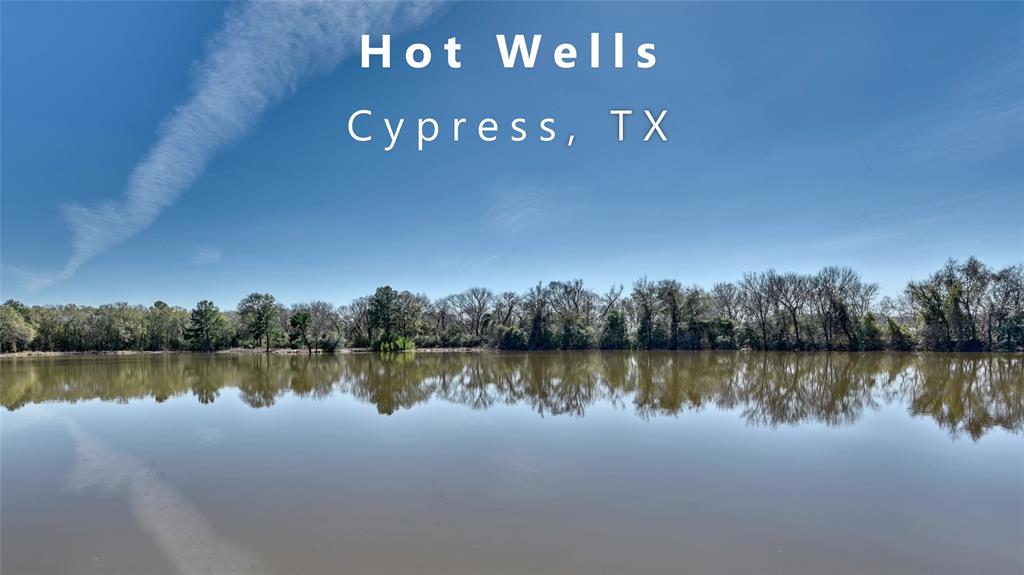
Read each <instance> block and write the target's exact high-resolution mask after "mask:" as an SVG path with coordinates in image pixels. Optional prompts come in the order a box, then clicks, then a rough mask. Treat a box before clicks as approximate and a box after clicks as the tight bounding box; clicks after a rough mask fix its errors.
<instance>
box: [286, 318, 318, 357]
mask: <svg viewBox="0 0 1024 575" xmlns="http://www.w3.org/2000/svg"><path fill="white" fill-rule="evenodd" d="M288 325H289V326H290V327H291V332H290V333H289V339H291V341H292V343H293V344H298V343H301V344H302V345H304V346H306V351H307V352H308V353H309V354H310V355H312V354H313V343H312V342H311V341H310V331H311V329H312V325H313V316H312V315H310V313H309V312H308V311H306V310H304V309H300V310H299V311H297V312H295V313H293V314H292V317H291V318H289V319H288Z"/></svg>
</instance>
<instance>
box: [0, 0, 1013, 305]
mask: <svg viewBox="0 0 1024 575" xmlns="http://www.w3.org/2000/svg"><path fill="white" fill-rule="evenodd" d="M225 8H226V6H225V5H223V4H217V3H207V2H175V3H143V2H118V3H10V2H4V3H3V4H2V89H3V92H2V142H0V145H2V150H0V152H2V242H3V243H2V259H3V262H2V264H3V275H2V285H0V288H2V291H3V297H4V298H8V297H14V298H18V299H21V300H23V301H25V302H26V303H33V304H35V303H63V302H78V303H87V304H97V303H103V302H110V301H129V302H132V303H149V302H152V301H153V300H157V299H162V300H165V301H168V302H171V303H174V304H179V305H186V306H191V305H192V304H194V303H195V302H196V301H197V300H199V299H205V298H210V299H214V300H215V301H216V302H217V303H218V304H220V305H221V306H223V307H231V306H234V304H235V303H236V302H237V301H238V300H239V299H240V298H241V297H242V296H244V295H245V294H246V293H248V292H251V291H267V292H271V293H273V294H274V295H275V296H277V297H278V299H280V300H282V301H284V302H286V303H294V302H298V301H304V300H309V299H314V298H315V299H327V300H329V301H334V302H335V303H339V304H341V303H348V301H349V300H350V299H352V298H354V297H357V296H360V295H363V294H366V293H369V292H371V291H372V290H373V289H374V288H375V287H376V286H378V285H382V284H391V285H392V286H394V287H396V288H399V289H409V290H412V291H417V292H423V293H426V294H427V295H430V296H434V297H436V296H442V295H445V294H447V293H450V292H455V291H461V290H462V289H465V288H468V287H471V286H474V285H483V286H487V287H490V288H492V289H495V290H505V289H514V290H525V289H526V288H528V287H529V286H531V285H534V284H536V283H537V282H538V281H541V280H543V281H549V280H555V279H569V278H576V277H579V278H583V279H584V280H586V282H587V283H588V284H589V285H590V286H591V287H592V288H594V289H597V290H599V291H603V290H604V289H607V287H608V286H610V285H611V284H613V283H624V284H626V285H627V286H628V285H629V284H630V283H631V282H632V281H633V280H634V279H636V278H638V277H639V276H642V275H646V276H648V277H650V278H663V277H671V278H676V279H679V280H680V281H682V282H683V283H685V284H692V283H699V284H703V285H706V286H710V284H711V283H713V282H715V281H719V280H730V279H737V278H738V277H739V276H740V274H741V273H742V272H743V271H745V270H760V269H766V268H768V267H774V268H776V269H783V270H794V271H802V272H811V271H814V270H817V269H818V268H820V267H822V266H824V265H828V264H839V265H848V266H851V267H853V268H855V269H857V270H858V271H860V272H861V273H862V274H863V275H864V276H865V277H866V278H867V279H868V280H871V281H876V282H878V283H879V284H880V285H881V287H882V291H883V293H885V294H892V295H894V294H896V293H898V292H899V291H900V290H901V288H902V286H903V284H904V283H905V281H906V280H907V279H909V278H922V277H924V276H926V275H927V274H928V273H930V272H931V271H933V270H934V269H936V268H937V267H939V266H940V265H941V264H942V263H943V261H944V260H945V259H946V258H947V257H956V258H960V259H962V258H966V257H967V256H970V255H977V256H978V257H980V258H981V259H982V260H983V261H985V262H987V263H989V264H991V265H994V266H1003V265H1007V264H1011V263H1016V262H1020V261H1021V260H1022V259H1024V232H1022V227H1024V4H1021V3H1001V4H917V3H911V4H888V3H886V4H881V3H879V4H832V3H827V4H826V3H814V4H801V3H796V4H768V3H766V4H718V5H704V4H669V3H658V4H644V5H638V4H634V3H624V2H623V3H600V4H592V5H582V4H559V5H553V4H542V3H515V4H457V5H450V6H446V7H444V8H443V9H442V10H440V11H438V12H437V13H435V14H433V15H431V16H429V17H427V18H426V19H425V20H424V21H422V22H419V23H414V24H412V25H410V26H408V27H405V28H404V29H403V31H402V32H401V33H396V35H395V37H394V38H393V41H394V42H395V48H396V54H395V56H394V58H395V64H396V65H395V67H393V68H392V69H390V70H379V69H375V70H363V69H361V68H360V67H359V55H358V53H357V52H351V53H350V55H349V56H348V57H347V58H345V59H343V60H341V61H340V63H339V64H338V65H337V66H336V67H333V68H330V66H329V65H327V66H326V69H321V68H324V67H323V66H321V68H318V69H317V70H316V71H315V72H314V73H312V74H310V75H309V77H308V79H306V80H304V81H299V82H295V89H294V90H293V91H292V90H288V91H287V94H286V95H285V97H283V98H280V99H279V101H275V102H274V103H273V105H271V106H269V107H268V108H267V110H266V112H265V113H262V114H258V115H257V117H255V118H254V119H253V120H252V121H251V122H250V124H251V125H249V126H248V129H246V130H244V133H243V134H241V135H240V136H239V137H238V138H236V139H235V140H232V141H230V142H228V143H225V144H223V145H220V144H218V145H214V144H209V145H210V146H211V147H213V148H216V150H215V152H211V153H210V154H209V156H210V157H209V161H208V162H206V163H205V165H204V168H205V169H202V170H199V172H198V174H197V176H196V178H195V179H194V182H192V183H191V184H190V185H188V186H185V189H184V190H183V191H182V193H181V194H180V195H179V196H176V197H175V198H174V201H169V202H167V205H166V206H162V208H163V209H160V210H158V213H156V215H155V217H154V218H152V221H151V222H146V223H144V225H142V224H140V225H138V226H135V227H138V228H139V230H138V231H137V232H131V233H127V234H123V235H127V237H121V236H118V235H117V234H114V235H110V234H111V233H112V232H109V230H105V229H103V228H106V227H110V226H109V223H110V221H112V220H109V219H106V220H100V224H99V225H97V226H94V227H96V228H100V229H98V230H95V229H94V230H92V232H90V233H93V234H94V236H95V237H101V238H107V239H109V238H110V237H114V238H115V239H114V240H111V241H109V242H108V243H109V244H110V245H107V244H103V241H105V240H102V241H101V240H96V239H95V237H93V240H94V243H93V244H89V245H91V246H93V247H95V246H96V245H99V244H103V245H101V246H100V247H98V248H95V249H93V251H92V252H89V254H88V257H87V258H83V261H81V262H80V265H75V266H74V269H73V270H72V272H71V273H64V274H62V270H67V269H68V262H69V258H72V257H73V251H72V250H73V247H72V246H73V238H72V235H71V232H70V231H69V219H68V217H67V215H66V213H65V208H64V206H67V205H76V204H77V205H81V206H86V207H95V206H98V205H102V203H103V202H115V203H114V204H112V206H113V207H112V209H113V210H114V211H117V210H119V209H121V208H119V207H118V204H117V202H122V206H121V207H123V198H124V194H125V191H126V189H128V187H129V177H130V176H131V174H132V171H133V169H135V167H136V165H137V164H139V162H140V161H141V160H143V159H144V158H145V157H146V155H147V153H149V152H150V150H151V149H153V147H154V146H155V145H156V144H157V143H158V141H159V140H158V139H159V138H160V135H159V133H158V129H159V128H160V126H161V122H162V121H164V120H166V119H167V118H169V117H171V116H172V115H173V114H175V109H176V107H177V106H180V105H183V104H186V103H187V102H189V101H190V98H193V95H194V94H195V93H196V90H197V89H196V85H197V84H196V83H197V81H198V80H197V78H199V77H200V76H201V73H200V72H201V69H202V67H203V66H208V65H209V64H208V63H207V64H204V62H206V61H207V60H208V59H209V55H210V54H211V51H213V50H216V48H215V47H210V46H208V42H209V40H210V38H211V37H213V36H214V35H215V34H217V33H218V31H219V30H221V29H222V28H223V27H224V25H225ZM236 10H237V8H236ZM395 27H396V28H398V25H397V24H396V25H395ZM378 28H379V27H378ZM384 28H385V29H377V30H376V31H377V32H382V31H388V30H387V29H386V28H387V26H385V27H384ZM590 32H601V33H602V35H603V36H605V39H606V45H605V50H606V52H605V53H603V54H602V58H603V60H604V61H605V62H606V63H610V61H611V52H610V50H611V46H610V40H611V35H612V34H613V33H614V32H623V33H624V34H625V45H626V49H627V54H626V55H627V59H626V63H627V67H626V68H625V69H622V70H616V69H613V68H611V67H610V66H609V67H603V68H601V69H598V70H593V69H591V68H590V67H589V66H587V65H586V64H587V62H588V60H587V58H588V54H589V45H588V39H589V34H590ZM499 33H505V34H515V33H526V34H534V33H540V34H544V40H543V42H542V45H541V48H542V52H541V56H540V57H539V63H538V66H537V68H536V69H534V70H505V69H503V68H501V66H500V60H499V57H498V51H497V47H496V42H495V39H494V35H495V34H499ZM449 36H457V37H458V39H459V41H460V43H461V44H462V51H461V57H462V62H463V66H462V68H461V69H459V70H451V69H449V68H448V67H447V66H446V65H444V53H443V52H442V51H441V46H442V45H443V43H444V40H445V39H446V38H447V37H449ZM413 41H422V42H425V43H428V44H429V45H430V46H431V47H432V48H433V49H434V60H435V62H434V63H433V64H432V65H431V66H430V67H428V68H426V69H423V70H412V69H409V68H407V67H405V66H404V65H401V63H402V58H401V51H400V50H401V49H402V48H404V46H406V45H407V44H408V43H409V42H413ZM339 42H347V44H349V45H351V47H352V48H353V49H354V48H357V46H356V42H355V41H354V40H344V39H342V40H339ZM559 42H574V43H575V44H576V45H577V46H578V48H579V49H580V61H581V64H582V65H580V66H578V67H577V68H576V69H572V70H562V69H558V68H556V67H555V66H554V65H553V63H552V58H551V50H552V49H553V48H554V45H555V44H556V43H559ZM641 42H653V43H655V44H656V52H655V53H656V56H657V65H656V66H655V67H654V68H653V69H650V70H637V69H636V68H634V67H630V65H629V64H630V63H631V62H632V59H631V58H630V57H629V56H630V50H632V49H634V47H635V45H636V44H638V43H641ZM228 49H230V48H228ZM273 64H274V63H273V62H268V63H267V65H268V66H270V65H273ZM240 85H243V86H244V85H245V84H240ZM613 107H630V108H635V109H636V110H637V114H636V115H635V116H634V120H633V121H634V122H636V123H635V124H632V125H631V126H632V129H631V130H630V132H629V133H628V135H629V136H632V137H636V136H638V135H639V134H640V133H641V132H642V127H643V122H642V119H641V118H638V117H637V116H639V114H640V110H642V109H644V108H650V109H653V110H659V109H662V108H667V109H668V110H669V114H668V116H667V119H666V120H665V121H664V124H663V125H664V126H665V128H666V132H667V133H668V135H669V138H670V140H669V142H667V143H649V144H642V143H640V142H638V141H635V140H634V141H628V142H625V143H618V142H616V141H615V125H614V122H613V119H612V118H611V117H610V116H609V115H608V110H609V109H610V108H613ZM359 108H369V109H372V110H373V111H374V118H373V122H382V121H383V118H384V117H390V118H395V119H397V118H398V117H404V118H406V126H405V128H404V130H405V131H408V132H409V133H406V134H403V136H404V138H406V139H404V140H401V141H400V143H399V145H398V149H396V150H395V151H393V152H390V153H385V152H384V151H383V150H382V148H383V146H384V142H380V141H377V140H379V139H380V138H381V137H383V135H384V128H383V125H382V124H373V125H374V126H375V127H374V134H375V136H376V140H375V141H374V142H373V143H369V144H367V143H359V142H354V141H352V140H351V139H349V138H348V136H347V132H346V120H347V117H348V115H349V114H351V113H352V112H353V111H354V110H356V109H359ZM420 116H432V117H435V118H437V119H438V120H439V121H444V120H448V121H450V118H453V117H467V118H468V119H469V120H470V124H469V125H470V126H472V125H473V122H474V121H479V120H480V119H481V118H484V117H493V118H495V119H497V120H498V121H499V122H500V123H501V124H502V126H507V123H508V122H509V121H510V120H511V119H512V118H515V117H518V116H522V117H525V118H527V120H528V123H527V126H528V129H529V130H530V138H531V139H533V138H535V137H536V136H538V135H539V132H538V130H537V128H536V123H537V122H539V120H540V119H541V118H543V117H547V116H550V117H554V118H555V119H556V130H557V131H558V133H559V142H560V143H558V144H541V143H538V142H535V141H530V142H524V143H512V142H510V141H509V140H508V138H509V137H510V135H511V131H509V130H508V129H507V128H505V129H503V131H501V132H499V141H498V142H494V143H484V142H480V141H479V140H478V139H476V138H475V137H469V136H471V135H472V133H473V131H474V130H473V129H472V128H469V129H467V130H466V131H465V132H464V134H463V139H462V141H460V142H459V143H457V144H455V143H451V142H450V141H448V142H446V141H443V140H445V136H447V134H448V132H447V131H445V132H443V133H442V137H441V138H439V139H438V141H437V142H434V143H433V144H430V145H428V147H427V149H426V150H425V151H424V152H417V151H416V149H415V141H414V139H413V138H412V137H411V136H412V135H413V134H412V131H413V130H414V128H415V121H416V119H417V118H418V117H420ZM367 125H368V126H369V125H370V123H367ZM443 125H444V124H443ZM446 130H450V128H448V127H447V126H446ZM199 133H200V134H202V133H204V132H203V131H202V130H200V131H199ZM569 133H573V134H574V135H575V144H574V145H573V147H572V148H566V147H565V145H564V138H565V137H566V136H567V135H568V134H569ZM193 143H194V144H196V145H200V146H205V145H207V144H206V143H204V142H198V143H195V142H193ZM171 158H172V160H169V161H168V162H167V164H166V166H165V172H162V174H163V176H166V177H170V178H174V177H177V175H178V174H176V173H175V170H178V169H184V167H182V166H181V165H179V163H178V162H177V160H176V159H175V157H174V156H173V155H172V156H171ZM111 217H119V216H111ZM118 221H120V220H118ZM119 225H120V224H119ZM125 225H126V229H127V228H131V226H130V225H127V224H125ZM113 227H117V226H113ZM119 229H120V228H119ZM118 233H120V232H118ZM96 234H98V236H96ZM103 234H107V235H106V236H104V235H103ZM115 236H116V237H115ZM90 249H91V248H90ZM93 252H95V253H93ZM40 277H43V278H49V279H47V280H45V281H39V278H40ZM40 286H45V287H42V289H38V288H40Z"/></svg>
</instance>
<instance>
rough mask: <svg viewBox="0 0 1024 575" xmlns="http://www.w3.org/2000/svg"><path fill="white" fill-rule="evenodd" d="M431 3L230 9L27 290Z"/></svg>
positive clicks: (117, 234) (132, 221)
mask: <svg viewBox="0 0 1024 575" xmlns="http://www.w3.org/2000/svg"><path fill="white" fill-rule="evenodd" d="M436 7H437V4H435V3H415V4H408V3H402V4H396V3H385V2H247V3H245V4H236V5H232V6H230V7H229V8H228V9H227V11H226V13H225V21H224V28H223V29H222V30H221V31H220V32H218V33H217V34H216V35H215V36H214V37H213V38H212V39H211V40H210V43H209V47H208V49H207V54H206V57H205V59H204V60H203V61H202V62H201V63H200V64H199V66H198V68H197V73H196V81H195V86H194V90H193V94H192V97H191V98H190V99H189V100H188V101H186V102H185V103H183V104H181V105H180V106H178V107H177V108H175V109H174V111H173V112H171V114H170V115H169V116H168V117H167V118H166V119H165V120H164V122H163V124H162V126H161V127H160V130H159V134H158V136H157V140H156V142H155V143H154V144H153V147H152V148H150V150H149V151H148V153H147V154H146V155H145V156H144V157H143V158H142V160H141V161H140V162H139V163H138V164H136V166H135V168H134V169H133V170H132V173H131V175H130V176H129V178H128V184H127V187H126V189H125V191H124V193H123V194H122V196H121V197H120V198H118V199H116V200H110V201H106V202H102V203H100V204H96V205H92V206H82V205H69V206H65V208H64V213H65V216H66V217H67V220H68V224H69V226H70V229H71V241H72V245H71V257H70V258H69V259H68V261H67V264H66V265H65V266H64V269H63V270H61V271H60V272H58V273H56V274H53V275H50V276H41V275H38V274H35V275H33V278H34V280H35V281H33V282H32V283H33V284H34V286H33V287H35V288H36V289H40V288H42V287H45V286H46V285H50V284H52V283H54V282H57V281H61V280H64V279H67V278H69V277H71V276H72V275H73V274H74V273H75V272H76V271H77V270H78V269H79V268H80V267H81V266H82V264H84V263H85V262H87V261H89V260H90V259H92V258H94V257H96V256H97V255H99V254H101V253H103V252H104V251H106V250H108V249H110V248H111V247H113V246H115V245H117V244H119V243H121V242H123V241H125V240H127V239H128V238H130V237H132V236H134V235H135V234H137V233H139V232H140V231H142V230H143V229H145V228H146V227H147V226H149V225H150V224H151V223H152V222H153V220H155V219H156V218H157V216H158V215H159V214H160V212H162V211H163V210H164V209H166V208H167V207H168V206H170V205H171V204H173V203H174V201H175V200H177V199H178V197H179V196H180V195H181V194H182V193H183V192H184V191H185V190H187V189H188V188H189V187H191V186H192V185H193V184H194V183H195V182H196V180H197V179H199V177H200V176H201V175H202V174H203V172H204V171H205V169H206V167H207V165H208V164H209V162H210V161H211V160H212V159H213V158H215V157H216V156H217V155H218V154H219V153H221V152H223V151H224V150H226V149H227V148H229V147H230V146H232V145H233V144H235V143H237V142H238V141H239V140H240V139H241V138H243V137H244V136H245V135H246V134H247V133H248V132H249V131H250V130H252V128H253V127H254V126H255V124H256V123H257V122H258V121H259V119H260V118H261V117H262V116H263V114H264V112H266V110H267V109H268V108H269V107H271V106H272V105H274V104H276V103H278V102H280V101H281V100H283V99H284V98H286V97H287V96H289V95H290V94H292V93H294V92H295V90H296V89H297V88H298V86H299V85H300V84H301V83H302V82H303V81H304V80H306V79H308V78H310V77H312V76H315V75H317V74H323V73H326V72H329V71H330V70H331V69H332V68H334V67H335V66H336V65H337V64H338V63H339V62H340V61H341V60H342V58H344V57H345V56H346V55H348V54H349V53H350V52H352V51H353V50H354V49H356V48H357V47H358V41H359V35H360V34H362V33H365V32H367V31H369V30H388V31H390V32H392V33H394V32H398V31H399V30H401V29H402V28H405V27H407V26H411V25H415V24H417V23H419V22H421V21H423V20H424V19H425V18H427V17H428V16H429V15H430V14H432V13H433V12H434V10H435V9H436Z"/></svg>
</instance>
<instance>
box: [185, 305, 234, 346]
mask: <svg viewBox="0 0 1024 575" xmlns="http://www.w3.org/2000/svg"><path fill="white" fill-rule="evenodd" d="M223 329H224V318H223V316H221V314H220V310H219V309H217V306H215V305H214V304H213V302H212V301H209V300H203V301H201V302H199V303H197V304H196V307H195V308H193V309H192V313H190V314H189V322H188V326H186V327H185V341H187V342H188V343H189V347H190V348H191V349H192V350H194V351H214V350H216V349H218V348H219V347H220V346H221V345H223V343H224V342H222V341H221V333H222V331H223Z"/></svg>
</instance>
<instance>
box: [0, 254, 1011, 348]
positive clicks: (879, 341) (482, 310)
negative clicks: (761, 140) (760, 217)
mask: <svg viewBox="0 0 1024 575" xmlns="http://www.w3.org/2000/svg"><path fill="white" fill-rule="evenodd" d="M239 348H241V349H251V350H262V351H265V352H269V351H275V350H277V351H285V350H298V351H305V352H307V353H313V352H315V351H322V352H333V351H341V350H347V351H352V350H375V351H404V350H410V349H465V348H496V349H504V350H555V349H563V350H578V349H639V350H654V349H667V350H702V349H757V350H788V351H797V350H809V351H812V350H847V351H871V350H899V351H908V350H927V351H1022V350H1024V267H1022V266H1021V265H1015V266H1011V267H1007V268H1004V269H1000V270H995V269H991V268H989V267H988V266H986V265H985V264H983V263H982V262H980V261H978V260H977V259H975V258H970V259H968V260H967V261H965V262H957V261H954V260H950V261H949V262H948V263H947V264H946V265H945V266H944V267H943V268H942V269H940V270H939V271H937V272H935V273H934V274H933V275H932V276H931V277H929V278H927V279H925V280H921V281H910V282H909V283H908V284H907V286H906V289H905V290H904V292H903V294H902V295H900V296H899V297H896V298H891V297H884V298H879V297H878V286H877V285H876V284H873V283H868V282H866V281H865V280H863V279H862V278H861V276H860V275H859V274H858V273H857V272H855V271H853V270H851V269H849V268H844V267H827V268H824V269H822V270H821V271H819V272H818V273H816V274H810V275H807V274H797V273H779V272H776V271H774V270H768V271H766V272H758V273H747V274H744V275H743V277H742V279H740V280H739V281H737V282H723V283H718V284H715V285H714V286H711V287H710V289H706V288H703V287H699V286H685V285H683V284H681V283H680V282H678V281H676V280H660V281H652V280H648V279H647V278H642V279H640V280H637V281H636V282H634V283H633V284H632V286H631V289H629V290H628V291H627V290H626V289H624V287H623V286H621V285H618V286H613V287H612V288H611V289H609V290H608V291H607V292H604V293H598V292H595V291H591V290H590V289H588V288H587V287H585V286H584V285H583V282H582V281H581V280H571V281H554V282H550V283H548V284H546V285H545V284H537V285H536V286H535V287H533V288H530V289H529V290H527V291H526V292H525V293H519V292H511V291H509V292H502V293H495V292H492V291H491V290H489V289H487V288H479V287H477V288H470V289H468V290H466V291H464V292H462V293H458V294H454V295H450V296H447V297H443V298H440V299H434V300H432V299H430V298H428V297H426V296H424V295H420V294H414V293H412V292H409V291H397V290H395V289H393V288H391V287H390V286H384V287H380V288H378V289H377V290H376V291H375V292H374V293H373V294H372V295H368V296H365V297H361V298H359V299H356V300H355V301H353V302H351V303H350V304H348V305H345V306H335V305H333V304H330V303H327V302H323V301H313V302H310V303H299V304H295V305H292V306H291V307H286V306H284V305H282V304H281V303H279V302H278V301H277V300H276V299H275V298H274V297H273V296H272V295H270V294H264V293H253V294H250V295H248V296H246V297H245V298H244V299H243V300H242V301H241V302H239V303H238V305H237V306H236V307H235V308H234V309H221V308H219V307H217V306H216V305H215V304H214V303H213V302H211V301H206V300H204V301H201V302H199V303H197V304H196V306H195V307H194V308H192V309H191V310H187V309H185V308H181V307H174V306H170V305H168V304H166V303H164V302H161V301H158V302H156V303H154V304H153V305H151V306H141V305H129V304H127V303H114V304H107V305H101V306H99V307H91V306H80V305H74V304H69V305H50V306H27V305H24V304H22V303H20V302H17V301H14V300H8V301H7V302H5V303H4V304H3V305H2V306H0V352H3V353H19V352H20V353H25V352H58V353H71V352H119V351H136V352H144V351H152V352H157V351H203V352H210V351H220V350H227V349H232V350H237V349H239Z"/></svg>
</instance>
